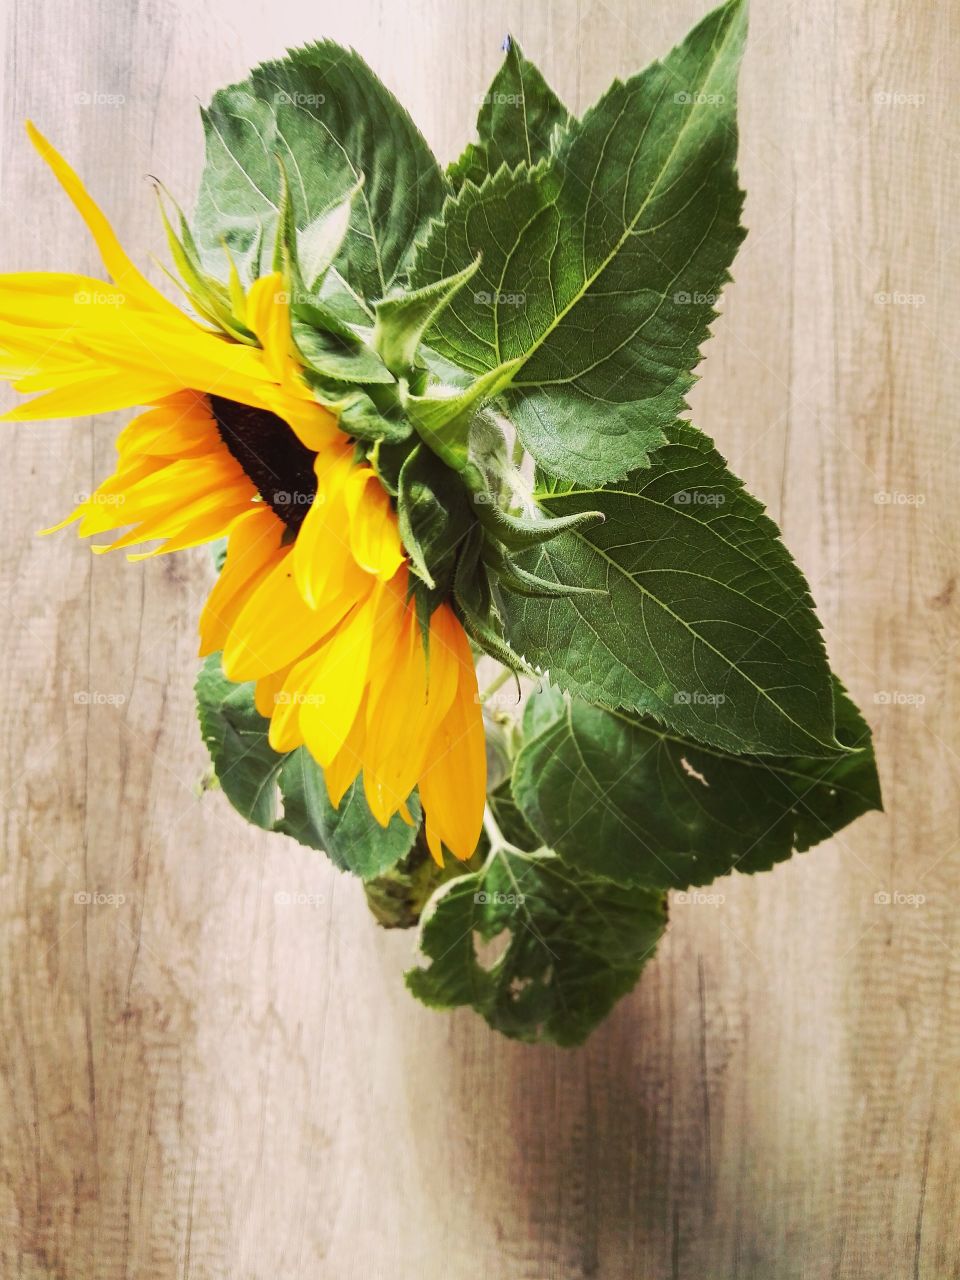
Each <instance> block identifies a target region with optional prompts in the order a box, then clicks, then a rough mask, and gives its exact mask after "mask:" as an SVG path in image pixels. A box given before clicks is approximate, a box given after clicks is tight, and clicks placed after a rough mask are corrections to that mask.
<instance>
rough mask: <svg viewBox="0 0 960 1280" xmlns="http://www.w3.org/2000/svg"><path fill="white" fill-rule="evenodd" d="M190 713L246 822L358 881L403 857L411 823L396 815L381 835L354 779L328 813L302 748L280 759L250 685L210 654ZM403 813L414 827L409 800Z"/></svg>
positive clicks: (317, 774) (316, 771)
mask: <svg viewBox="0 0 960 1280" xmlns="http://www.w3.org/2000/svg"><path fill="white" fill-rule="evenodd" d="M196 692H197V712H198V716H199V719H200V728H201V732H202V733H203V740H204V742H205V743H206V744H207V749H208V750H209V752H210V758H211V760H212V761H213V768H214V772H215V773H216V776H217V779H218V781H219V783H220V787H221V789H222V791H223V793H224V795H225V796H226V797H227V799H228V800H229V801H230V803H231V804H232V805H233V807H234V808H235V809H236V810H237V812H238V813H240V814H241V815H242V816H243V817H244V818H246V819H247V821H248V822H252V823H253V824H254V825H255V826H258V827H263V828H264V830H266V831H279V832H282V833H283V834H284V835H288V836H292V837H293V839H294V840H298V841H299V842H300V843H301V844H304V845H307V846H308V847H310V848H311V849H320V850H322V851H323V852H325V853H326V854H327V856H328V857H329V858H330V860H331V861H332V862H333V863H334V864H335V865H336V866H337V867H339V868H340V869H341V870H342V871H352V872H353V874H354V875H358V876H362V877H363V878H364V879H366V878H369V877H372V876H378V875H381V874H383V872H385V871H386V870H388V869H389V868H390V867H392V866H393V865H394V864H395V863H396V862H398V861H399V860H400V858H402V857H403V856H404V855H405V854H406V853H408V852H409V850H410V848H411V846H412V845H413V842H414V840H415V838H416V825H415V826H413V827H410V826H407V824H406V823H405V822H403V820H402V819H401V818H400V817H399V816H397V817H395V818H394V819H393V821H392V822H391V823H390V825H389V826H388V827H387V828H386V829H384V828H383V827H381V826H380V825H379V823H378V822H377V820H376V819H375V818H374V816H373V814H372V813H371V812H370V810H369V808H368V806H367V803H366V800H365V799H364V795H363V787H362V784H361V782H360V780H359V779H358V781H357V782H355V783H354V785H353V786H352V787H351V788H350V790H349V791H348V792H347V794H346V795H345V796H344V797H343V799H342V800H341V802H340V808H339V809H334V808H333V806H332V805H331V804H330V800H329V797H328V796H327V788H326V784H325V783H324V781H323V773H322V771H321V769H320V767H319V766H318V765H317V764H316V762H315V761H314V760H313V758H312V756H310V755H309V753H308V752H307V750H306V748H305V747H298V748H297V749H296V751H292V752H290V753H288V754H287V755H279V754H278V753H277V752H276V751H274V750H273V748H272V747H271V746H270V743H269V742H268V740H267V731H268V729H269V722H268V721H267V720H265V719H264V718H263V716H261V715H260V713H259V712H258V711H257V709H256V707H255V706H254V702H253V685H252V684H249V683H247V684H232V683H231V682H230V681H229V680H228V679H227V678H226V676H224V674H223V671H222V669H221V666H220V655H219V654H211V655H210V657H209V658H207V660H206V661H205V662H204V664H203V666H202V667H201V669H200V673H199V675H198V676H197V685H196ZM410 811H411V814H412V816H413V818H414V822H415V824H419V819H420V807H419V801H418V800H417V798H416V796H412V797H411V800H410Z"/></svg>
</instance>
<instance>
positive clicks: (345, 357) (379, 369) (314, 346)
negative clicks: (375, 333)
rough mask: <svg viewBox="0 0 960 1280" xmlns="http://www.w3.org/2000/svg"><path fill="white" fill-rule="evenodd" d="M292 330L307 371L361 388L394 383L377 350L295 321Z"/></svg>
mask: <svg viewBox="0 0 960 1280" xmlns="http://www.w3.org/2000/svg"><path fill="white" fill-rule="evenodd" d="M291 331H292V334H293V340H294V342H295V343H296V346H297V350H298V351H299V352H300V355H301V357H302V358H303V363H304V365H305V367H306V369H307V371H308V372H313V373H316V374H318V375H319V376H320V377H321V378H324V379H330V380H332V381H334V382H351V383H354V384H356V385H360V386H363V385H369V384H371V383H376V384H390V383H392V382H394V377H393V374H392V373H391V372H390V370H389V369H388V368H387V367H386V365H385V364H384V363H383V361H382V360H381V359H380V357H379V355H377V353H376V351H374V350H372V348H370V347H368V346H366V345H365V344H364V343H363V342H360V341H358V340H356V339H355V338H354V340H353V341H350V340H347V339H344V338H342V337H341V336H340V335H339V334H335V333H330V332H329V331H325V330H322V329H318V328H315V327H314V326H313V325H311V324H307V323H304V321H303V320H298V319H295V320H293V321H292V322H291Z"/></svg>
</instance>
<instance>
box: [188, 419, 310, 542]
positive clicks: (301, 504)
mask: <svg viewBox="0 0 960 1280" xmlns="http://www.w3.org/2000/svg"><path fill="white" fill-rule="evenodd" d="M209 400H210V408H211V411H212V412H213V417H214V420H215V421H216V424H217V430H218V431H219V432H220V439H221V440H222V441H223V443H224V444H225V445H226V447H227V449H229V451H230V453H231V455H232V456H233V457H234V458H235V459H236V460H237V462H239V464H240V466H241V467H242V468H243V470H244V472H245V473H246V475H247V476H248V477H249V478H250V480H251V481H252V482H253V484H254V485H255V486H256V488H257V491H258V493H259V494H260V497H261V498H263V500H264V502H266V503H267V504H268V505H269V506H270V507H271V508H272V510H273V511H274V512H275V513H276V514H277V515H278V516H279V517H280V519H281V520H282V521H283V522H284V524H285V525H286V526H287V528H288V529H292V530H293V532H294V533H296V532H298V530H299V529H300V526H301V525H302V524H303V522H304V520H305V519H306V517H307V512H308V511H309V510H310V505H311V503H312V502H313V500H314V498H315V497H316V495H317V477H316V475H315V474H314V470H313V460H314V458H315V457H316V454H315V453H313V452H312V450H310V449H308V448H307V446H306V445H305V444H303V443H302V441H301V440H300V439H299V438H298V437H297V435H296V434H295V433H294V432H293V431H292V430H291V428H290V427H289V426H288V425H287V423H286V422H284V420H283V419H282V418H280V417H278V416H277V415H276V414H275V413H270V412H269V411H268V410H266V409H252V408H251V407H250V406H249V405H247V404H238V403H237V402H236V401H235V400H225V399H224V398H223V397H222V396H213V395H212V396H210V397H209Z"/></svg>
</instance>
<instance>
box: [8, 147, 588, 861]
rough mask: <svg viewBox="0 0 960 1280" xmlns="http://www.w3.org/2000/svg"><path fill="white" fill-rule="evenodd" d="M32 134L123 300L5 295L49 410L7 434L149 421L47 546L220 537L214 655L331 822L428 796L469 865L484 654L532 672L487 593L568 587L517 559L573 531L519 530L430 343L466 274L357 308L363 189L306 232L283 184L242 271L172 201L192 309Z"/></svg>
mask: <svg viewBox="0 0 960 1280" xmlns="http://www.w3.org/2000/svg"><path fill="white" fill-rule="evenodd" d="M28 129H29V134H30V138H31V140H32V141H33V143H34V145H35V146H36V147H37V149H38V150H39V152H40V154H41V156H42V157H43V158H44V159H45V160H46V161H47V163H48V164H49V165H50V167H51V169H52V170H53V172H54V174H55V175H56V177H57V178H58V179H59V181H60V184H61V186H62V187H63V189H64V190H65V192H66V193H67V195H68V196H69V197H70V199H71V200H72V202H73V204H74V205H75V207H76V209H77V211H78V212H79V214H80V216H81V217H82V218H83V220H84V221H85V223H86V225H87V227H88V228H89V230H90V232H91V233H92V235H93V237H94V239H95V241H96V243H97V245H98V248H99V250H100V253H101V256H102V259H103V263H104V267H105V268H106V271H107V273H108V275H109V277H110V282H111V283H110V284H109V285H107V284H106V283H105V282H104V281H101V280H96V279H92V278H88V277H83V276H78V275H73V274H57V273H45V272H25V273H20V274H16V275H6V276H2V277H0V317H2V318H0V350H2V353H3V360H4V373H5V374H6V375H7V377H9V378H10V380H11V381H12V383H13V385H14V387H15V388H16V389H17V390H19V391H22V392H32V393H36V394H35V395H34V397H33V398H32V399H31V400H29V401H27V402H26V403H24V404H22V405H20V406H18V407H17V408H16V409H14V410H13V411H12V412H10V413H9V414H8V415H7V417H8V419H10V420H23V419H37V418H64V417H77V416H80V415H86V414H92V413H100V412H106V411H110V410H115V409H129V408H137V409H139V410H140V412H138V414H137V416H135V417H134V418H133V419H132V420H131V421H130V422H128V424H127V425H126V426H125V427H124V428H123V430H122V431H121V433H120V435H119V437H118V440H117V452H118V459H117V464H116V468H115V470H114V472H113V473H112V474H111V475H109V476H108V477H106V478H105V479H104V480H103V482H102V483H101V484H100V485H99V486H98V488H97V489H96V490H95V491H94V492H93V493H92V494H90V495H89V496H88V497H87V498H85V499H84V501H82V502H81V503H80V504H79V505H78V506H77V507H76V509H75V510H74V511H72V512H71V513H70V514H69V515H68V516H67V517H66V519H65V520H64V521H63V522H62V523H61V525H57V526H56V528H61V527H62V526H63V525H66V524H69V523H76V524H77V525H78V531H79V533H80V535H81V536H84V537H87V536H98V535H99V536H101V537H103V536H104V535H105V536H106V540H105V541H100V542H98V543H97V544H96V545H95V546H94V550H95V551H98V552H103V551H109V550H115V549H120V548H124V549H128V552H129V554H130V557H131V558H132V559H136V558H143V557H148V556H153V555H157V554H161V553H164V552H170V551H178V550H182V549H185V548H188V547H193V546H197V545H198V544H201V543H208V542H215V541H217V540H220V539H225V540H226V558H225V562H224V564H223V568H222V571H221V573H220V575H219V578H218V580H217V582H216V584H215V586H214V587H213V590H212V591H211V593H210V596H209V599H208V600H207V602H206V605H205V607H204V609H203V613H202V615H201V618H200V641H201V643H200V652H201V654H210V653H214V652H218V651H219V652H221V653H222V663H223V670H224V673H225V674H226V676H227V677H228V679H230V680H232V681H238V682H242V681H252V682H254V685H255V697H256V706H257V708H258V709H259V711H260V712H261V714H262V715H264V716H265V717H267V718H268V719H269V722H270V731H269V736H270V742H271V745H272V746H273V747H274V748H275V750H277V751H278V752H281V753H285V752H289V751H292V750H294V749H295V748H297V747H300V746H305V747H306V748H307V750H308V751H309V752H310V754H311V755H312V756H313V758H314V759H315V761H316V762H317V763H318V764H319V766H320V767H321V768H322V770H323V772H324V778H325V781H326V787H327V791H328V794H329V798H330V800H331V802H332V803H333V805H334V806H337V805H339V804H340V802H341V800H342V798H343V796H344V795H345V794H346V792H347V790H348V789H349V788H350V787H352V786H353V785H354V783H356V782H357V781H358V779H362V787H363V792H364V795H365V797H366V801H367V803H368V805H369V807H370V810H371V811H372V813H373V814H374V816H375V817H376V818H377V820H378V821H379V822H380V823H381V824H383V825H386V824H387V823H389V822H390V820H391V819H392V818H393V816H394V815H395V814H398V813H399V814H400V815H401V816H403V817H404V818H405V819H407V820H412V819H411V815H410V807H409V801H410V797H411V796H412V794H413V793H414V792H417V793H418V794H419V797H420V801H421V804H422V808H423V812H424V820H425V828H424V832H425V840H426V842H427V844H428V846H429V849H430V851H431V852H432V853H433V855H434V857H435V858H436V859H437V860H438V861H442V859H443V850H444V848H446V849H449V850H450V851H451V852H452V853H454V854H455V855H456V856H457V857H458V858H469V857H470V856H471V855H472V854H473V852H474V850H475V849H476V847H477V843H478V840H479V838H480V832H481V824H482V817H483V809H484V795H485V778H486V757H485V746H484V728H483V721H482V715H481V707H480V699H479V696H478V692H477V681H476V675H475V672H474V662H473V655H472V651H471V643H470V639H471V638H472V639H473V641H474V642H475V644H477V645H478V646H479V647H480V648H482V649H486V650H487V651H488V652H491V653H494V654H496V656H498V657H500V658H501V659H505V660H506V661H507V662H509V663H510V664H511V665H513V666H514V667H519V666H520V665H521V664H520V660H519V658H517V656H516V655H514V654H513V653H512V652H511V651H510V650H509V648H508V647H507V645H506V644H505V642H504V641H503V640H502V638H501V637H500V635H499V628H498V625H497V590H498V587H499V585H500V584H502V583H506V584H507V585H509V586H510V587H511V589H517V590H521V591H525V592H527V593H530V594H545V593H548V592H555V591H557V590H558V588H557V587H556V585H555V584H553V585H551V584H547V583H542V582H540V581H539V580H538V579H536V578H534V577H532V576H531V575H530V574H529V573H527V572H525V571H524V570H523V569H522V568H521V567H520V566H519V565H518V564H517V563H516V561H515V559H514V557H515V555H516V553H517V552H518V551H522V550H523V549H525V548H527V547H529V546H531V545H533V544H535V543H537V542H540V541H543V540H544V539H546V538H548V537H551V536H553V535H554V534H555V533H556V532H557V531H558V530H559V529H560V528H563V527H566V526H567V525H568V524H569V522H563V521H555V522H547V521H545V520H543V519H531V518H529V516H528V515H525V514H524V512H523V509H522V507H523V495H522V494H521V495H518V494H517V492H516V491H515V488H512V487H511V484H510V483H509V482H508V476H509V475H510V473H511V468H510V466H509V462H508V459H507V457H506V452H505V447H504V434H503V431H502V430H501V428H500V427H499V425H498V424H497V422H496V420H495V419H494V418H492V417H491V416H489V414H488V411H486V410H485V409H484V407H483V404H482V403H481V402H480V401H478V400H477V399H476V397H472V396H471V395H470V394H468V393H464V391H463V389H462V388H458V387H457V386H455V385H446V384H444V382H443V373H444V371H443V369H441V368H438V364H437V361H436V359H435V358H432V357H431V353H430V352H429V348H428V347H426V346H425V345H424V344H423V341H422V339H423V335H424V333H425V332H426V330H427V328H428V326H429V324H430V322H431V320H432V319H433V317H435V315H436V314H437V312H438V310H439V309H440V308H442V307H444V306H446V305H448V304H449V302H450V301H451V299H452V298H453V297H454V296H455V294H456V293H457V291H458V290H459V289H460V288H461V287H462V286H463V285H464V284H465V283H466V281H467V280H468V279H469V278H470V277H471V276H472V274H473V270H474V269H475V267H474V268H470V269H468V270H467V271H465V272H462V273H461V274H460V276H459V277H456V278H454V279H452V280H450V281H443V282H440V284H439V285H438V286H431V287H430V288H429V289H426V290H421V291H420V292H419V293H407V294H403V293H400V294H394V295H392V296H390V297H388V298H386V299H381V300H378V301H375V302H374V303H372V304H367V303H366V302H364V301H363V300H362V299H359V298H358V297H356V296H355V295H351V293H350V291H349V289H348V288H347V286H346V285H345V283H344V281H343V279H342V278H341V277H340V276H339V275H338V273H337V271H336V269H335V267H334V265H333V264H334V261H335V258H336V253H337V250H338V248H339V241H340V239H341V238H342V236H343V234H344V232H345V230H346V227H347V225H348V221H349V217H350V207H351V201H352V199H353V198H354V196H355V195H356V192H355V191H354V192H348V193H347V196H346V198H345V199H344V200H343V201H342V202H340V203H339V204H338V205H336V206H334V207H333V208H331V209H330V210H328V211H327V212H326V213H325V214H324V215H323V217H322V218H321V219H319V220H317V219H315V220H314V221H313V222H312V223H311V225H310V226H309V227H307V228H306V229H303V228H298V225H297V219H296V217H295V216H294V213H293V208H292V204H291V201H290V197H289V188H288V185H287V183H286V181H285V178H284V181H283V182H282V184H281V190H282V197H281V201H280V205H279V207H278V209H277V210H276V216H275V217H274V218H273V219H272V223H271V225H270V226H269V227H264V228H261V229H260V232H259V233H258V236H257V238H256V244H255V246H254V248H253V249H252V250H251V251H249V252H247V253H246V254H245V256H244V265H243V268H242V269H241V268H240V267H238V265H237V263H236V261H235V260H234V257H233V256H232V254H231V252H230V251H229V249H227V248H226V246H224V247H223V250H222V254H221V255H220V260H219V261H218V262H214V263H212V262H210V261H209V260H207V259H205V258H204V256H203V255H202V254H201V252H200V250H199V249H198V247H197V244H196V242H195V241H194V238H193V236H192V235H191V233H190V229H189V224H188V222H187V220H186V218H185V217H184V215H183V214H182V213H181V212H180V211H179V210H176V211H175V216H174V219H173V220H171V217H170V216H169V215H168V213H167V211H166V209H165V208H164V206H163V204H162V202H161V210H162V213H163V221H164V226H165V228H166V231H167V236H168V239H169V243H170V248H171V254H172V258H173V261H174V265H175V267H176V268H177V270H178V272H179V279H178V280H176V283H177V284H178V286H179V288H180V290H181V292H182V294H183V295H184V299H185V303H186V309H184V308H181V307H180V306H178V305H175V304H174V303H173V302H171V301H170V300H169V299H168V298H167V297H166V296H164V295H163V294H161V293H160V292H159V291H158V290H157V289H156V288H155V287H154V286H153V285H152V284H151V283H150V282H149V281H148V280H147V278H146V277H145V276H144V275H143V274H142V273H141V271H140V270H139V269H138V268H137V267H136V266H135V265H134V264H133V262H132V261H131V260H130V258H129V257H128V256H127V254H126V253H125V252H124V250H123V248H122V247H121V245H120V243H119V241H118V240H117V238H116V236H115V235H114V233H113V231H112V229H111V227H110V224H109V222H108V221H107V219H106V217H105V216H104V215H103V213H102V212H101V211H100V209H99V208H98V207H97V206H96V205H95V204H94V202H93V200H92V199H91V197H90V196H89V195H88V194H87V192H86V191H85V189H84V187H83V185H82V184H81V182H80V180H79V178H78V177H77V175H76V174H75V173H74V171H73V170H72V169H71V168H70V167H69V165H68V164H67V163H66V162H65V161H64V160H63V158H62V157H61V156H60V155H58V153H57V152H56V151H54V149H53V148H52V147H51V146H50V144H49V143H48V142H47V141H46V140H45V139H44V138H43V137H42V136H41V135H40V134H39V133H38V132H37V131H36V130H35V129H34V128H33V127H32V126H28ZM281 168H282V167H281ZM174 222H175V223H176V226H174ZM172 278H174V277H172ZM431 406H432V407H431ZM135 548H139V549H138V550H135ZM468 637H469V638H468Z"/></svg>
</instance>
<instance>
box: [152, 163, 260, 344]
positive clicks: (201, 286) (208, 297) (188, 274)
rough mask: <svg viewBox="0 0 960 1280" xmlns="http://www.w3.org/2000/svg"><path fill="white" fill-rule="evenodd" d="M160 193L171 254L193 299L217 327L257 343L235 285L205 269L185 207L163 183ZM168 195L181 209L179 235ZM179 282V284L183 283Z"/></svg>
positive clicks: (160, 204) (178, 210) (158, 186)
mask: <svg viewBox="0 0 960 1280" xmlns="http://www.w3.org/2000/svg"><path fill="white" fill-rule="evenodd" d="M156 192H157V205H158V207H159V209H160V218H161V221H162V222H163V229H164V232H165V233H166V237H167V244H168V246H169V249H170V256H171V257H172V258H173V261H174V265H175V266H176V268H177V271H178V272H179V273H180V278H181V280H182V281H183V285H184V286H185V287H186V293H187V296H188V297H189V299H190V301H191V302H192V303H193V305H194V307H196V309H197V311H198V312H199V313H200V315H202V316H203V318H204V319H205V320H209V321H210V323H211V324H213V325H216V326H217V328H219V329H222V330H223V331H224V332H225V333H229V334H230V335H231V337H234V338H236V340H237V341H238V342H244V343H255V342H256V338H255V337H254V335H253V333H252V332H251V331H250V330H249V329H248V328H247V327H246V325H245V324H244V323H243V322H242V321H241V320H240V319H239V318H238V316H237V314H236V312H237V310H238V309H239V310H241V313H242V308H238V307H237V301H238V299H237V298H236V297H235V296H234V295H233V293H232V290H231V288H228V287H224V285H223V284H222V283H221V282H220V281H219V280H217V279H215V278H214V277H213V276H211V275H209V274H208V273H207V272H206V271H204V269H203V265H202V263H201V259H200V252H199V250H198V249H197V246H196V243H195V241H194V239H193V233H192V232H191V230H190V227H189V224H188V223H187V220H186V218H185V217H184V214H183V210H182V209H181V208H180V206H179V205H178V204H177V202H176V201H175V200H174V199H173V197H172V196H171V195H170V193H169V192H168V191H167V190H166V188H165V187H163V186H162V185H161V184H160V183H158V184H157V187H156ZM164 196H166V198H167V199H168V200H169V201H170V203H171V204H172V205H173V207H174V209H175V210H176V212H177V218H178V222H179V227H180V232H179V235H178V234H177V232H176V231H175V230H174V228H173V225H172V223H171V222H170V219H169V217H168V215H167V210H166V207H165V206H164V203H163V197H164ZM175 283H178V284H179V282H175Z"/></svg>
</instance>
